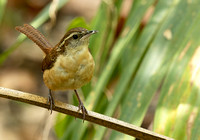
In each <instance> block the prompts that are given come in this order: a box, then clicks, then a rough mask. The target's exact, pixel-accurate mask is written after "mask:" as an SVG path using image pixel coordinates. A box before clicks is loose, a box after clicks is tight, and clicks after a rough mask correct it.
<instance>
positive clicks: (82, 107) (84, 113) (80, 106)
mask: <svg viewBox="0 0 200 140" xmlns="http://www.w3.org/2000/svg"><path fill="white" fill-rule="evenodd" d="M80 110H81V111H82V113H83V122H84V120H85V115H86V114H87V115H88V111H87V109H86V108H85V106H84V105H83V103H82V102H79V105H78V112H79V111H80Z"/></svg>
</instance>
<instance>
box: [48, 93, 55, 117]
mask: <svg viewBox="0 0 200 140" xmlns="http://www.w3.org/2000/svg"><path fill="white" fill-rule="evenodd" d="M47 104H49V108H48V110H50V114H52V110H53V107H54V106H55V104H54V99H53V96H52V94H51V90H49V95H48V101H47Z"/></svg>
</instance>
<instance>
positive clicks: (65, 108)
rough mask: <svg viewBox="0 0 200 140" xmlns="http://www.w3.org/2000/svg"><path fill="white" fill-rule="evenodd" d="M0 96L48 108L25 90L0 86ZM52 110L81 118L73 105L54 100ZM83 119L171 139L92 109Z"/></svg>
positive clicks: (142, 136)
mask: <svg viewBox="0 0 200 140" xmlns="http://www.w3.org/2000/svg"><path fill="white" fill-rule="evenodd" d="M0 97H3V98H7V99H11V100H16V101H20V102H24V103H28V104H32V105H36V106H39V107H42V108H47V109H48V108H49V105H48V104H47V98H44V97H41V96H37V95H34V94H30V93H26V92H21V91H17V90H12V89H8V88H3V87H0ZM53 110H54V111H57V112H60V113H64V114H67V115H71V116H74V117H76V118H80V119H82V113H81V112H77V110H78V107H75V106H73V105H69V104H66V103H62V102H59V101H55V107H54V108H53ZM85 120H87V121H89V122H93V123H96V124H99V125H102V126H105V127H107V128H111V129H113V130H117V131H119V132H122V133H124V134H128V135H131V136H134V137H136V138H139V139H148V140H155V139H156V140H172V138H168V137H166V136H163V135H160V134H157V133H155V132H152V131H149V130H146V129H143V128H140V127H137V126H134V125H132V124H129V123H126V122H123V121H120V120H117V119H114V118H111V117H108V116H105V115H102V114H99V113H96V112H92V111H88V115H86V116H85Z"/></svg>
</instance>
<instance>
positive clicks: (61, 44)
mask: <svg viewBox="0 0 200 140" xmlns="http://www.w3.org/2000/svg"><path fill="white" fill-rule="evenodd" d="M77 33H79V32H74V33H71V34H70V35H69V36H68V37H66V38H65V39H64V40H63V42H61V43H60V45H59V46H63V45H64V44H65V41H66V40H68V39H69V38H70V37H72V36H73V35H75V34H77Z"/></svg>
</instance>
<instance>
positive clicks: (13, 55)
mask: <svg viewBox="0 0 200 140" xmlns="http://www.w3.org/2000/svg"><path fill="white" fill-rule="evenodd" d="M25 23H28V24H31V25H33V26H34V27H35V28H37V29H38V30H40V31H41V32H42V33H43V34H44V35H45V36H46V38H47V39H48V40H49V42H50V43H51V44H53V45H56V44H57V43H58V42H59V41H60V39H61V38H62V37H63V35H64V34H65V33H66V31H67V30H68V29H70V28H73V27H84V28H87V29H94V30H98V31H99V33H98V34H96V35H95V36H93V37H91V40H90V46H89V47H90V50H91V53H92V55H93V57H94V59H95V62H96V68H95V74H94V77H93V79H92V81H91V82H90V83H89V84H87V85H86V86H84V87H82V89H79V90H78V92H79V94H80V96H81V98H82V100H83V102H84V105H85V106H86V108H87V109H88V110H93V111H95V112H99V113H102V114H104V115H107V116H112V117H114V118H118V119H120V120H123V121H126V122H128V123H131V124H134V125H137V126H141V127H143V128H146V129H149V130H151V131H155V132H157V133H160V134H163V135H166V136H169V137H173V138H175V139H180V140H182V139H192V140H193V139H194V140H198V139H200V125H199V124H200V120H199V118H200V91H199V88H200V82H199V81H200V62H199V60H200V58H199V57H200V47H199V46H200V39H199V34H200V30H199V25H200V1H198V0H181V1H179V0H169V1H162V0H17V1H15V0H0V33H1V34H0V86H1V87H6V88H11V89H15V90H20V91H24V92H29V93H32V94H37V95H40V96H44V97H47V96H48V89H47V87H46V86H45V85H44V83H43V79H42V71H41V63H42V59H43V57H44V54H43V52H42V51H41V50H40V49H39V47H37V46H36V44H34V43H33V42H32V41H30V40H29V39H26V37H25V36H23V35H20V34H19V32H17V31H16V30H15V26H19V25H23V24H25ZM54 95H55V98H56V100H60V101H62V102H65V103H69V104H73V105H78V102H77V99H76V97H75V96H74V93H73V91H64V92H60V91H56V92H54ZM0 139H1V140H57V139H59V140H69V139H72V140H78V139H81V140H82V139H83V140H84V139H86V140H88V139H89V140H90V139H91V140H92V139H95V140H101V139H105V140H108V139H109V140H110V139H111V140H112V139H114V140H115V139H123V140H124V139H131V140H132V139H133V138H132V137H130V136H127V135H124V134H122V133H119V132H116V131H113V130H110V129H106V128H104V127H101V126H98V125H96V124H91V123H88V122H86V121H85V122H84V123H82V121H81V120H80V119H76V120H75V118H74V117H71V116H68V115H63V114H59V113H57V112H53V114H52V115H50V112H49V111H48V110H46V109H43V108H39V107H36V106H33V105H27V104H24V103H20V102H15V101H11V100H8V99H3V98H0Z"/></svg>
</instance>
